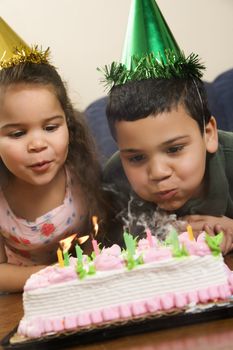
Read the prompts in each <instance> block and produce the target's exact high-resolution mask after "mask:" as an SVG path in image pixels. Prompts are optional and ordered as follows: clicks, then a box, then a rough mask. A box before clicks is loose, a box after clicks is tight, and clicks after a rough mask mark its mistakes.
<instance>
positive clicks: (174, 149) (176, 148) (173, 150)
mask: <svg viewBox="0 0 233 350" xmlns="http://www.w3.org/2000/svg"><path fill="white" fill-rule="evenodd" d="M183 148H184V146H183V145H178V146H172V147H169V148H168V150H167V153H178V152H180V151H182V149H183Z"/></svg>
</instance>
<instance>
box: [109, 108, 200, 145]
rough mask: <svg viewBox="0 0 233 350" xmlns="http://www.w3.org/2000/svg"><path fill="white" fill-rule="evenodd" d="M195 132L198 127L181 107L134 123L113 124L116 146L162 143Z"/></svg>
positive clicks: (118, 122)
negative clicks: (154, 141) (152, 142)
mask: <svg viewBox="0 0 233 350" xmlns="http://www.w3.org/2000/svg"><path fill="white" fill-rule="evenodd" d="M195 130H196V131H198V132H199V126H198V124H197V122H196V121H195V120H194V119H193V118H191V116H190V115H189V114H188V113H187V111H186V110H185V108H184V107H183V106H179V107H178V108H173V109H171V110H170V111H166V112H163V113H159V114H157V115H153V114H151V115H149V116H148V117H145V118H141V119H137V120H135V121H125V120H124V121H117V122H116V123H115V131H116V139H117V143H118V145H119V144H122V145H125V144H127V143H130V144H136V143H137V142H143V143H146V142H151V140H154V139H156V141H158V142H161V143H164V142H167V141H168V140H172V139H175V138H179V137H183V136H184V135H190V134H192V132H194V131H195Z"/></svg>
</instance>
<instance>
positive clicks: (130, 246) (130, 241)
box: [123, 232, 136, 256]
mask: <svg viewBox="0 0 233 350" xmlns="http://www.w3.org/2000/svg"><path fill="white" fill-rule="evenodd" d="M123 236H124V241H125V245H126V249H127V251H128V253H129V254H130V255H131V256H133V255H134V254H135V249H136V242H135V240H134V238H133V236H132V235H131V234H129V233H127V232H124V235H123Z"/></svg>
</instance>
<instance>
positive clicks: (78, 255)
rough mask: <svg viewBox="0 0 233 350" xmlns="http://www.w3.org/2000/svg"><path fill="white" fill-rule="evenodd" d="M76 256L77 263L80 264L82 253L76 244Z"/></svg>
mask: <svg viewBox="0 0 233 350" xmlns="http://www.w3.org/2000/svg"><path fill="white" fill-rule="evenodd" d="M75 250H76V256H77V258H78V263H79V264H81V263H82V260H83V251H82V249H81V248H80V246H79V245H78V244H76V245H75Z"/></svg>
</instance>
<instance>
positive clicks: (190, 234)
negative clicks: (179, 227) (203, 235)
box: [187, 225, 194, 241]
mask: <svg viewBox="0 0 233 350" xmlns="http://www.w3.org/2000/svg"><path fill="white" fill-rule="evenodd" d="M187 232H188V235H189V239H190V240H191V241H193V240H194V236H193V229H192V226H191V225H188V226H187Z"/></svg>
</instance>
